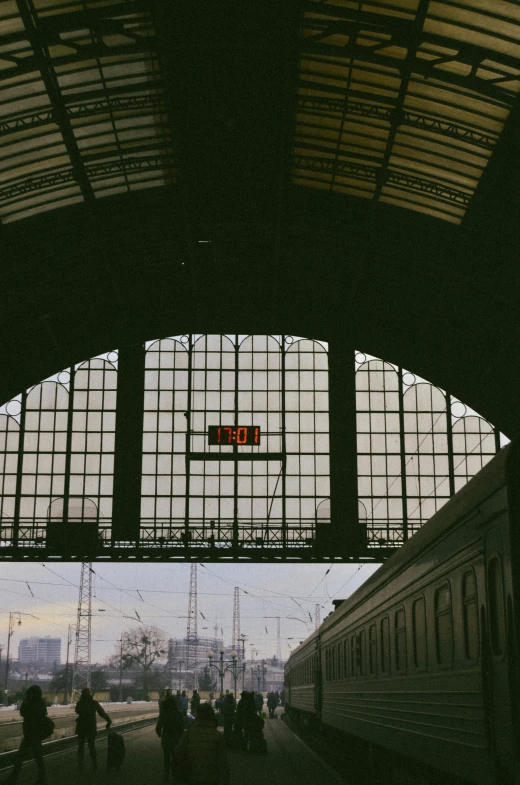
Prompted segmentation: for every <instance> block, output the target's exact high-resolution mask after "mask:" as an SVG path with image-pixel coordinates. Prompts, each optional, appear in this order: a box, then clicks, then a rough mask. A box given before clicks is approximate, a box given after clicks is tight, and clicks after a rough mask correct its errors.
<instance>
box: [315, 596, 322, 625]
mask: <svg viewBox="0 0 520 785" xmlns="http://www.w3.org/2000/svg"><path fill="white" fill-rule="evenodd" d="M320 624H321V613H320V604H319V602H317V603H316V605H315V606H314V629H315V630H317V629H318V627H319V626H320Z"/></svg>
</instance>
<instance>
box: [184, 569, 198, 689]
mask: <svg viewBox="0 0 520 785" xmlns="http://www.w3.org/2000/svg"><path fill="white" fill-rule="evenodd" d="M197 616H198V612H197V565H196V564H192V565H191V567H190V593H189V599H188V625H187V630H186V644H187V645H186V670H187V671H189V670H190V667H191V668H192V669H193V676H194V679H196V674H195V671H196V661H197V646H198V642H199V636H198V632H197ZM195 686H196V685H195Z"/></svg>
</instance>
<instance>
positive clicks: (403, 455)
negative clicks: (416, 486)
mask: <svg viewBox="0 0 520 785" xmlns="http://www.w3.org/2000/svg"><path fill="white" fill-rule="evenodd" d="M397 376H398V380H399V381H398V395H399V453H400V463H401V503H402V507H401V509H402V515H403V539H404V541H405V542H406V540H407V539H408V534H409V532H408V491H407V484H406V444H405V431H404V428H405V425H404V387H403V369H402V368H401V366H399V367H398V369H397Z"/></svg>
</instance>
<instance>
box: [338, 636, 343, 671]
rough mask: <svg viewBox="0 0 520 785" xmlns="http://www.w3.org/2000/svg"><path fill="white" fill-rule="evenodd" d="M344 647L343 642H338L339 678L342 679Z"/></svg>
mask: <svg viewBox="0 0 520 785" xmlns="http://www.w3.org/2000/svg"><path fill="white" fill-rule="evenodd" d="M342 648H343V647H342V645H341V643H338V646H337V656H338V679H342V678H343V657H342V656H341V652H342Z"/></svg>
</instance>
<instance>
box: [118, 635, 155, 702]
mask: <svg viewBox="0 0 520 785" xmlns="http://www.w3.org/2000/svg"><path fill="white" fill-rule="evenodd" d="M167 653H168V644H167V641H166V638H165V636H164V634H163V633H162V631H161V630H159V629H158V628H157V627H151V626H150V627H147V626H144V625H143V626H142V627H134V628H133V629H131V630H126V632H124V633H123V668H124V669H125V670H128V669H130V668H132V669H134V670H139V671H140V682H141V684H142V685H143V689H145V690H146V689H150V688H151V684H152V682H153V681H154V680H153V674H152V666H153V665H154V663H155V662H158V661H160V660H161V659H163V657H165V656H166V654H167ZM115 659H117V661H118V662H119V660H120V655H119V653H118V654H117V655H116V656H115V657H114V658H113V660H115Z"/></svg>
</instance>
